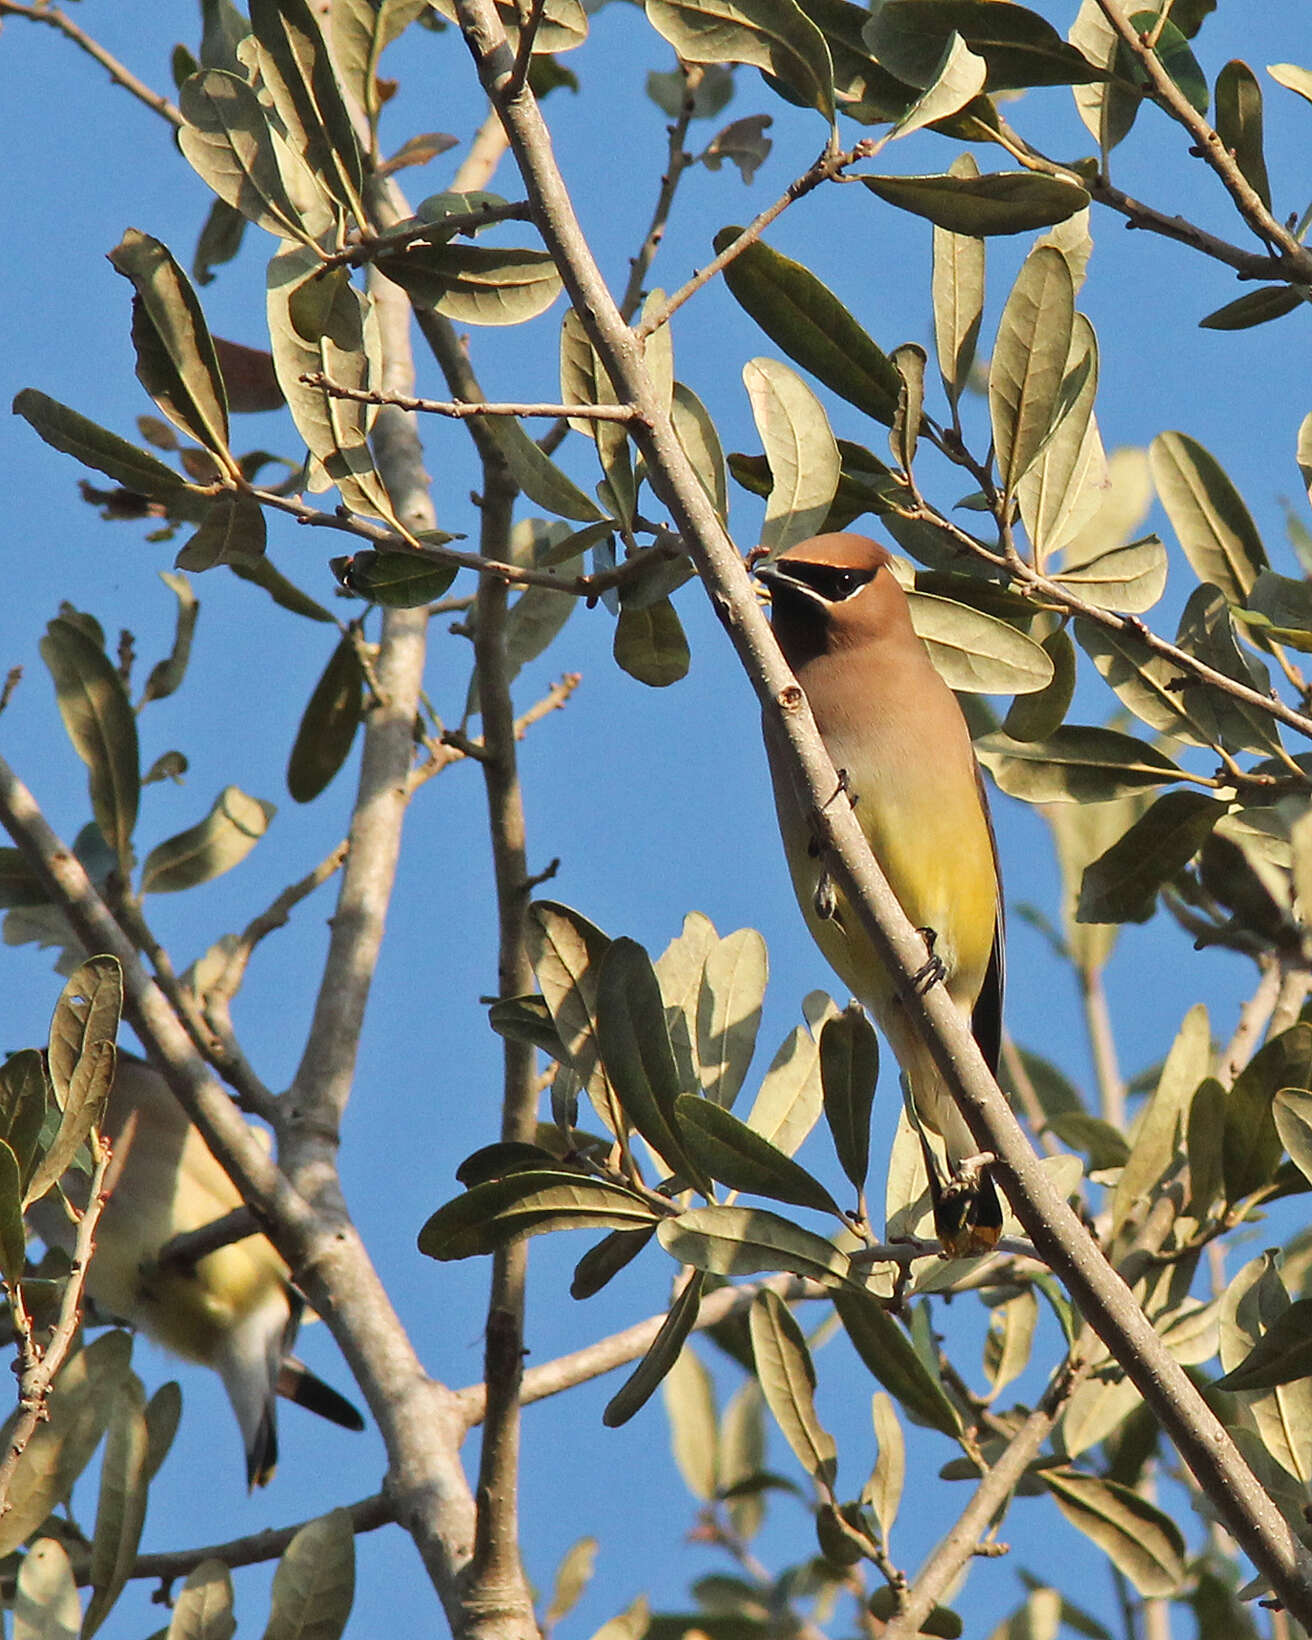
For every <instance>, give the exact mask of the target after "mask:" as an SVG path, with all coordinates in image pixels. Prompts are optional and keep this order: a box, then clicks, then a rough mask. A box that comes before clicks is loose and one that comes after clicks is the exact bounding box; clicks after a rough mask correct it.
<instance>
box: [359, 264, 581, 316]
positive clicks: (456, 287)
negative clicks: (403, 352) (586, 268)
mask: <svg viewBox="0 0 1312 1640" xmlns="http://www.w3.org/2000/svg"><path fill="white" fill-rule="evenodd" d="M378 268H379V271H380V272H382V273H385V274H386V275H387V277H388V278H389V279H391V280H392V281H393V282H394V283H395V284H398V285H400V287H401V289H402V290H404V291H405V293H406V295H407V296H409V297H410V298H411V299H412V301H414V302H415V303H417V304H418V305H419V306H420V307H425V308H432V309H433V310H434V312H437V313H441V314H444V315H445V316H446V317H447V318H448V319H450V320H452V321H453V322H454V323H456V324H462V325H519V324H523V323H525V322H526V321H527V320H529V319H536V318H537V317H538V315H539V314H541V313H545V312H546V310H547V309H548V308H549V307H550V306H551V304H552V303H553V302H554V301H555V300H556V298H557V296H559V295H560V292H561V283H560V274H559V273H558V272H557V270H556V264H555V263H554V262H553V261H552V259H551V257H550V256H549V255H548V254H547V252H546V251H539V250H528V249H513V248H504V247H502V246H495V247H494V246H491V245H450V244H443V245H423V244H415V245H411V246H410V248H409V249H408V250H405V251H400V252H397V253H394V254H392V255H389V256H380V257H379V258H378Z"/></svg>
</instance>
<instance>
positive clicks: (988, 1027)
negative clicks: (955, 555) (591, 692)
mask: <svg viewBox="0 0 1312 1640" xmlns="http://www.w3.org/2000/svg"><path fill="white" fill-rule="evenodd" d="M891 564H892V558H891V555H890V554H889V553H888V552H887V551H885V549H884V548H883V547H881V546H880V545H879V544H878V543H877V542H875V541H872V540H870V539H869V538H868V537H866V536H863V535H853V534H846V533H842V534H829V535H817V536H814V537H812V538H811V539H810V540H808V541H802V542H800V543H799V544H798V545H796V546H793V547H790V548H789V549H788V550H787V551H786V552H783V553H781V554H779V556H778V557H777V558H775V559H774V560H773V561H771V562H769V563H766V564H764V565H761V566H760V567H758V568H757V569H756V571H755V574H756V576H757V579H758V580H760V581H761V582H763V583H764V584H765V586H766V587H767V588H768V589H769V593H770V602H771V622H772V625H773V628H774V634H775V637H776V639H777V640H778V643H779V647H780V649H781V650H782V651H783V655H784V659H785V660H786V661H787V662H788V664H789V666H790V667H791V669H792V671H793V673H794V675H795V676H796V678H797V681H798V683H799V684H800V685H801V687H802V690H803V692H804V693H805V695H806V698H807V701H808V703H809V704H810V707H811V712H812V714H813V716H814V718H815V722H816V727H817V729H818V730H819V732H820V736H821V738H822V740H823V741H824V743H825V748H826V750H827V751H828V753H829V756H830V759H831V760H832V762H833V764H834V767H835V769H837V770H838V771H839V775H840V779H841V781H842V786H843V788H844V789H845V790H846V792H847V794H848V796H849V797H850V799H851V801H852V803H853V805H854V809H855V813H856V818H857V820H858V821H859V822H860V825H861V829H862V830H863V831H864V833H865V835H866V838H867V840H868V841H869V843H870V847H871V851H872V852H873V854H874V856H875V859H876V860H877V861H878V863H879V866H880V868H881V870H882V871H883V873H884V875H885V877H886V878H887V879H888V883H889V886H890V888H891V889H892V890H893V893H894V894H895V895H896V897H897V899H898V901H899V902H900V904H901V906H902V909H903V910H904V911H905V912H906V914H907V917H908V918H909V920H910V921H911V923H912V924H913V925H914V926H915V927H916V928H917V929H919V930H920V931H921V932H922V934H923V935H924V937H925V941H926V944H927V946H928V960H927V963H926V966H925V969H924V970H923V975H924V979H925V980H926V981H928V980H930V979H938V978H941V979H942V980H943V982H944V983H945V984H946V986H947V990H948V995H949V996H950V997H951V998H952V1001H953V1002H954V1003H955V1004H956V1006H957V1008H958V1009H959V1010H960V1012H961V1013H962V1015H963V1016H964V1017H965V1019H966V1020H967V1022H968V1023H969V1025H970V1027H971V1029H972V1031H973V1033H974V1036H975V1040H976V1042H977V1043H978V1044H979V1046H980V1049H981V1050H982V1052H983V1055H984V1058H985V1060H986V1061H987V1063H988V1065H989V1068H990V1069H991V1070H992V1071H994V1073H995V1074H996V1071H997V1065H998V1055H999V1051H1000V1047H1001V1035H1002V982H1003V910H1002V890H1001V880H1000V876H999V872H998V863H997V849H996V846H995V843H994V838H993V828H992V825H991V824H990V820H989V812H988V803H987V799H986V797H985V795H984V788H983V784H982V781H981V777H980V772H979V766H978V764H977V763H976V760H975V753H974V749H973V747H972V745H971V740H970V732H969V730H968V729H967V727H966V721H965V718H964V717H963V716H962V713H961V708H960V706H959V705H958V704H957V700H956V697H955V696H954V695H953V693H952V691H951V689H950V688H949V687H948V685H947V684H946V683H945V682H944V681H943V679H942V678H941V677H940V675H939V673H938V672H937V671H936V669H935V667H934V664H933V662H932V661H931V659H930V657H929V652H928V651H927V650H926V648H925V645H924V643H923V642H922V641H921V639H920V638H919V637H918V636H917V635H916V632H915V629H914V627H913V626H912V624H911V611H910V607H909V605H908V602H907V597H906V594H905V593H904V592H903V590H902V588H901V586H900V585H899V584H898V582H897V580H896V578H895V576H894V574H893V570H892V568H891ZM765 743H766V752H767V754H768V757H769V762H770V772H771V777H772V780H773V783H774V797H775V806H776V808H777V810H778V814H779V827H780V831H781V832H782V834H783V841H784V851H785V853H786V855H787V858H788V866H789V870H790V872H791V873H792V879H793V887H794V889H795V891H796V894H797V899H798V903H799V905H800V906H801V910H802V915H803V916H804V917H805V919H806V923H807V926H808V928H809V929H810V931H811V934H812V936H813V937H814V939H815V941H816V944H817V945H818V946H819V947H820V950H821V951H822V952H823V954H824V956H825V958H826V959H827V960H828V962H829V964H830V966H831V967H832V968H833V969H834V970H835V972H836V973H837V974H838V975H839V977H840V978H841V979H842V980H843V982H844V984H846V985H847V986H848V987H849V988H850V990H851V992H852V994H853V995H854V996H855V997H856V998H857V999H858V1000H859V1001H860V1002H862V1003H864V1004H865V1005H866V1006H867V1007H868V1008H869V1009H870V1011H871V1013H872V1014H873V1015H874V1017H875V1020H876V1023H877V1024H878V1025H879V1027H880V1029H881V1030H882V1031H883V1033H884V1035H885V1036H886V1037H887V1039H888V1041H889V1044H890V1045H891V1047H892V1049H893V1052H894V1053H895V1054H896V1055H897V1059H898V1062H899V1064H900V1065H901V1067H902V1070H903V1072H904V1073H905V1077H906V1081H907V1087H908V1091H909V1097H910V1104H911V1108H912V1111H913V1112H914V1116H915V1118H916V1123H915V1125H917V1126H918V1128H919V1130H920V1139H921V1145H922V1150H923V1152H924V1155H925V1162H926V1170H927V1172H928V1175H929V1182H930V1192H931V1198H932V1201H933V1205H934V1219H935V1227H936V1230H937V1233H938V1236H939V1239H940V1242H941V1243H942V1245H943V1248H944V1250H945V1252H948V1253H951V1254H954V1255H958V1254H970V1253H978V1252H984V1251H987V1250H988V1249H989V1248H990V1247H992V1246H993V1245H994V1244H995V1243H996V1241H997V1238H998V1235H999V1232H1000V1229H1001V1224H1002V1208H1001V1204H1000V1202H999V1200H998V1195H997V1190H996V1188H995V1186H994V1184H993V1182H992V1180H991V1179H990V1178H989V1176H988V1170H987V1167H986V1166H980V1165H978V1164H976V1163H974V1158H975V1156H976V1155H977V1153H978V1152H979V1146H978V1145H977V1144H976V1143H975V1141H974V1139H973V1137H972V1135H971V1133H970V1130H969V1128H968V1127H967V1125H966V1122H965V1119H964V1118H963V1117H962V1115H961V1113H960V1111H959V1110H958V1109H957V1106H956V1103H955V1101H954V1100H953V1098H952V1095H951V1093H950V1092H949V1090H948V1088H947V1087H946V1085H945V1083H944V1080H943V1077H942V1074H941V1073H940V1071H939V1069H938V1067H937V1066H936V1065H935V1063H934V1060H933V1058H932V1056H931V1054H930V1052H929V1049H928V1048H927V1046H926V1045H925V1042H924V1040H923V1039H922V1037H921V1036H920V1034H919V1032H918V1030H917V1029H916V1026H915V1025H914V1023H913V1022H912V1020H911V1019H910V1018H909V1017H908V1015H907V1012H906V1009H905V1007H904V1005H903V1003H902V1001H901V999H900V996H899V989H898V984H897V983H896V982H895V981H894V979H893V977H892V976H891V975H890V974H889V972H888V970H887V968H886V967H885V965H884V963H883V962H882V961H881V959H880V957H879V956H878V954H877V952H876V950H875V948H874V946H873V944H872V943H871V941H870V939H869V938H868V937H867V935H866V934H865V932H864V931H863V929H862V928H861V925H860V923H859V922H858V921H857V919H856V917H855V916H854V914H853V913H852V911H851V909H850V907H849V905H848V904H847V902H846V900H845V898H844V896H843V894H842V893H841V891H839V890H838V889H837V887H836V885H834V884H833V883H832V882H831V881H830V879H829V877H828V874H827V872H826V869H825V866H824V862H823V860H822V858H821V856H820V851H819V849H818V847H817V844H816V841H815V836H814V831H813V828H812V825H811V822H810V819H809V815H808V810H807V809H806V807H804V805H803V803H802V802H801V800H799V797H798V794H797V791H796V789H795V785H794V781H793V776H792V774H791V772H790V770H789V769H788V768H787V767H786V765H785V760H784V757H783V754H782V748H781V745H780V737H779V734H778V731H777V730H774V729H772V728H771V726H770V724H769V721H768V719H767V723H766V731H765ZM835 795H837V793H835ZM927 1135H935V1136H937V1138H938V1140H939V1141H940V1142H941V1144H942V1147H943V1151H944V1164H945V1172H946V1176H945V1177H943V1178H940V1177H939V1176H938V1168H937V1165H936V1158H935V1154H934V1150H933V1148H932V1147H931V1144H930V1142H929V1139H928V1138H927ZM963 1164H966V1165H964V1166H963Z"/></svg>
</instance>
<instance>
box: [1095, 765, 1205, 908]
mask: <svg viewBox="0 0 1312 1640" xmlns="http://www.w3.org/2000/svg"><path fill="white" fill-rule="evenodd" d="M1225 811H1226V805H1225V804H1224V803H1218V802H1217V801H1216V799H1215V798H1212V797H1209V796H1208V795H1207V794H1206V793H1205V792H1197V791H1173V792H1164V793H1163V794H1162V796H1161V797H1159V798H1157V800H1156V801H1155V802H1154V803H1153V805H1152V807H1151V808H1149V809H1148V810H1147V812H1146V813H1144V814H1142V815H1141V816H1140V817H1139V818H1138V819H1137V820H1136V821H1135V823H1134V824H1133V825H1132V826H1131V827H1130V829H1129V831H1127V832H1126V833H1125V835H1124V836H1123V837H1120V838H1118V839H1117V841H1116V842H1115V843H1113V844H1112V846H1111V848H1109V849H1108V850H1107V851H1106V853H1104V854H1102V855H1100V856H1099V857H1098V859H1096V860H1094V861H1092V862H1091V863H1090V864H1089V865H1088V866H1087V867H1086V868H1085V872H1084V881H1083V883H1082V884H1081V887H1080V900H1079V906H1078V909H1077V910H1076V913H1075V916H1076V921H1077V922H1093V923H1104V922H1139V923H1141V922H1147V921H1148V919H1149V918H1150V917H1151V916H1152V914H1153V912H1154V910H1155V909H1156V905H1157V893H1158V890H1159V889H1161V888H1163V887H1164V886H1165V885H1166V884H1167V883H1169V882H1170V881H1171V880H1172V878H1173V877H1174V876H1175V875H1176V873H1177V872H1179V871H1182V870H1183V869H1184V867H1185V866H1186V865H1188V863H1189V861H1190V860H1192V859H1193V857H1194V855H1195V854H1197V852H1198V850H1199V849H1200V848H1201V847H1202V846H1203V844H1204V843H1205V842H1206V841H1207V839H1208V837H1210V836H1211V833H1212V828H1213V827H1214V826H1215V825H1216V823H1217V821H1218V820H1219V819H1221V817H1222V816H1223V815H1224V813H1225Z"/></svg>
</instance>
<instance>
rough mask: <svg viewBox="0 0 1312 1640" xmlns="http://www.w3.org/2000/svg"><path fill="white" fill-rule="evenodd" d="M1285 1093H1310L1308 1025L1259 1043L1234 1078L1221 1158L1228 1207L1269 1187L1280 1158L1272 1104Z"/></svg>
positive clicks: (1311, 1045) (1310, 1027)
mask: <svg viewBox="0 0 1312 1640" xmlns="http://www.w3.org/2000/svg"><path fill="white" fill-rule="evenodd" d="M1288 1088H1297V1089H1300V1090H1306V1089H1308V1088H1312V1025H1307V1024H1301V1023H1300V1024H1298V1025H1293V1026H1291V1027H1290V1028H1289V1030H1287V1031H1282V1032H1281V1033H1280V1035H1279V1036H1277V1037H1274V1038H1273V1039H1272V1040H1271V1041H1269V1042H1266V1043H1264V1044H1263V1046H1262V1047H1261V1048H1259V1049H1258V1051H1257V1052H1256V1053H1255V1054H1254V1055H1253V1057H1252V1058H1251V1059H1250V1060H1249V1062H1248V1064H1247V1065H1245V1066H1244V1068H1243V1070H1242V1071H1240V1073H1239V1075H1238V1076H1237V1077H1236V1078H1235V1083H1234V1086H1233V1087H1232V1088H1231V1089H1230V1093H1229V1096H1228V1098H1227V1099H1226V1105H1225V1149H1224V1152H1223V1155H1222V1167H1223V1172H1224V1177H1225V1197H1226V1200H1227V1201H1228V1202H1238V1201H1242V1200H1243V1199H1244V1197H1245V1196H1249V1195H1251V1194H1252V1193H1253V1191H1255V1190H1260V1189H1261V1188H1262V1186H1263V1185H1266V1184H1270V1182H1271V1178H1272V1175H1273V1174H1274V1173H1275V1170H1276V1167H1277V1165H1278V1164H1279V1161H1280V1158H1281V1155H1282V1154H1283V1147H1282V1145H1281V1142H1280V1135H1279V1133H1278V1132H1277V1130H1276V1121H1275V1113H1274V1110H1273V1108H1272V1101H1273V1100H1274V1099H1275V1096H1276V1094H1278V1093H1282V1092H1284V1091H1285V1090H1286V1089H1288Z"/></svg>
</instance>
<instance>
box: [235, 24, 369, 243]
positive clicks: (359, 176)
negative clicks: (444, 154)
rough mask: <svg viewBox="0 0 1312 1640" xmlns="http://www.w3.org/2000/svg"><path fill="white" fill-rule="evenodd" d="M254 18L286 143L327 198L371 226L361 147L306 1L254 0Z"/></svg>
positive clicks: (359, 222)
mask: <svg viewBox="0 0 1312 1640" xmlns="http://www.w3.org/2000/svg"><path fill="white" fill-rule="evenodd" d="M250 17H251V29H252V31H253V32H254V35H255V38H256V40H257V41H258V42H259V48H260V49H259V65H260V78H261V80H262V81H263V84H264V88H265V90H266V91H267V92H268V93H269V95H270V96H271V97H272V99H273V106H274V108H275V110H276V111H277V114H278V117H279V119H280V120H281V121H282V124H283V128H284V129H285V131H286V132H287V140H288V141H289V142H290V143H291V145H292V146H293V147H294V148H295V149H296V151H297V153H299V154H300V155H301V156H302V157H303V158H304V159H305V161H306V163H307V164H308V165H309V166H310V168H311V170H312V171H313V172H314V174H315V177H316V178H317V179H318V182H319V184H320V186H321V187H322V188H323V190H324V192H325V194H326V195H327V196H328V197H329V198H331V199H333V200H335V201H336V202H337V204H338V205H339V206H340V207H341V209H342V210H343V211H344V212H345V213H346V214H347V215H348V216H350V217H353V218H354V220H355V222H356V224H357V226H359V227H360V228H367V227H368V226H369V223H370V218H369V216H368V213H367V211H366V209H365V205H364V201H363V197H362V196H363V193H364V161H363V159H362V157H361V154H360V144H359V141H358V139H357V138H356V134H355V125H354V122H353V121H352V119H351V114H350V111H349V109H348V108H347V106H346V100H345V98H344V97H343V96H342V92H341V88H340V86H339V85H338V84H337V76H336V74H335V73H334V71H333V65H332V61H331V58H330V57H329V54H328V47H327V44H326V42H325V41H324V38H323V35H322V34H321V33H320V30H319V24H318V21H317V20H316V18H315V15H314V12H313V11H312V10H311V8H310V6H309V4H308V0H251V4H250Z"/></svg>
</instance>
